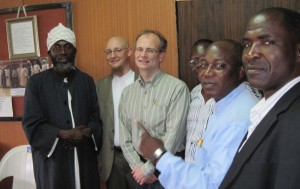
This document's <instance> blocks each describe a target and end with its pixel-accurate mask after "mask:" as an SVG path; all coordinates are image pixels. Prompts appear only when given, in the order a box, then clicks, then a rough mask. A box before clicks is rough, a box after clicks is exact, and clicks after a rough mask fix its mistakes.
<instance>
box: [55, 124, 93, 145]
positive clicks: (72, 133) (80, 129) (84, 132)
mask: <svg viewBox="0 0 300 189" xmlns="http://www.w3.org/2000/svg"><path fill="white" fill-rule="evenodd" d="M58 136H59V137H60V138H62V139H64V141H63V146H64V147H65V148H66V149H73V148H74V147H76V146H78V144H80V143H81V142H82V141H83V140H84V139H85V138H87V137H90V136H91V129H90V128H87V127H86V126H84V125H80V126H76V127H75V128H72V129H69V130H60V131H59V133H58Z"/></svg>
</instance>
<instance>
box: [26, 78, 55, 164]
mask: <svg viewBox="0 0 300 189" xmlns="http://www.w3.org/2000/svg"><path fill="white" fill-rule="evenodd" d="M37 81H38V79H35V78H30V79H29V81H28V83H27V86H26V91H25V97H24V114H23V120H22V126H23V129H24V132H25V135H26V137H27V139H28V141H29V144H30V145H31V146H32V149H33V150H35V151H39V152H40V154H41V155H42V156H44V157H45V158H46V156H47V155H48V153H49V152H50V150H51V148H52V146H53V144H54V142H55V139H56V137H57V134H58V132H59V128H58V127H57V126H55V125H52V124H50V123H49V122H48V121H47V118H46V117H45V116H44V115H43V113H42V109H41V104H40V95H41V94H39V90H38V89H39V87H38V82H37Z"/></svg>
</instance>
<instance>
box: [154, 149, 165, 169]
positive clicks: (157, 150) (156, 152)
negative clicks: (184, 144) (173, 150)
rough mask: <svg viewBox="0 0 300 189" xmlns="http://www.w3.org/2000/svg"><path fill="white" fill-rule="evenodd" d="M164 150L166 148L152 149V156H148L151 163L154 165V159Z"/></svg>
mask: <svg viewBox="0 0 300 189" xmlns="http://www.w3.org/2000/svg"><path fill="white" fill-rule="evenodd" d="M165 152H166V150H165V149H164V148H157V149H156V150H155V151H154V153H153V155H152V157H151V158H150V161H151V163H152V164H153V165H155V161H156V160H157V159H159V158H160V157H161V156H162V155H163V154H164V153H165Z"/></svg>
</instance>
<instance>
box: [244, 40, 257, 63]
mask: <svg viewBox="0 0 300 189" xmlns="http://www.w3.org/2000/svg"><path fill="white" fill-rule="evenodd" d="M243 54H244V57H245V59H246V60H247V61H249V60H252V59H256V58H258V57H259V50H258V45H257V44H256V43H253V44H252V46H251V47H250V48H245V49H244V53H243Z"/></svg>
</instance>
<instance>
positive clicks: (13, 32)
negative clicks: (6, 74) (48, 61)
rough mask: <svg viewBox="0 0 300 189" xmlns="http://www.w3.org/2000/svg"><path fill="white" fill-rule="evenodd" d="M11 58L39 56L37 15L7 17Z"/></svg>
mask: <svg viewBox="0 0 300 189" xmlns="http://www.w3.org/2000/svg"><path fill="white" fill-rule="evenodd" d="M6 32H7V43H8V52H9V59H16V58H25V57H39V56H40V47H39V36H38V26H37V17H36V16H27V17H21V18H11V19H6Z"/></svg>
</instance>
